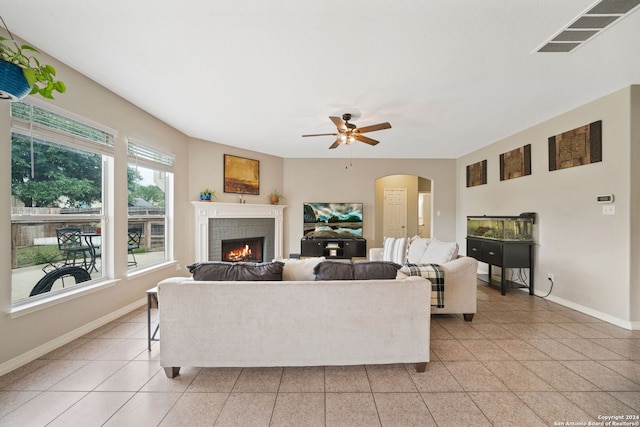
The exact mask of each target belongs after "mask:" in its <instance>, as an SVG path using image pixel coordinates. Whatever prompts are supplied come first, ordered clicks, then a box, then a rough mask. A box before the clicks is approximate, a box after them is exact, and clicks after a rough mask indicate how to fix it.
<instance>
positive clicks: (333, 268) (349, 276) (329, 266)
mask: <svg viewBox="0 0 640 427" xmlns="http://www.w3.org/2000/svg"><path fill="white" fill-rule="evenodd" d="M313 272H314V273H315V275H316V280H353V278H354V277H355V276H354V268H353V263H351V262H339V261H323V262H321V263H319V264H318V265H316V266H315V268H314V269H313Z"/></svg>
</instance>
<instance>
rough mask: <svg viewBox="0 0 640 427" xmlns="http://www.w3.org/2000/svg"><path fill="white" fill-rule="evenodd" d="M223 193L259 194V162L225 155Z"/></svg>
mask: <svg viewBox="0 0 640 427" xmlns="http://www.w3.org/2000/svg"><path fill="white" fill-rule="evenodd" d="M224 192H225V193H239V194H252V195H258V194H260V161H259V160H252V159H246V158H244V157H237V156H232V155H231V154H225V155H224Z"/></svg>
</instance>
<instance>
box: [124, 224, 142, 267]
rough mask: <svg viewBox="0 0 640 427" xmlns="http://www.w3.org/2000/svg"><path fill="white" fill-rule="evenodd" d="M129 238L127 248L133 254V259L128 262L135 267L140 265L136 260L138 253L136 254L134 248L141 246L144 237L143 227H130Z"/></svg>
mask: <svg viewBox="0 0 640 427" xmlns="http://www.w3.org/2000/svg"><path fill="white" fill-rule="evenodd" d="M128 235H129V239H128V242H127V248H128V251H129V254H130V255H131V258H132V260H131V261H128V262H127V265H128V266H129V267H135V266H137V265H138V261H136V255H135V254H134V252H133V251H134V250H136V249H138V248H139V247H140V240H141V239H142V229H140V228H129V232H128Z"/></svg>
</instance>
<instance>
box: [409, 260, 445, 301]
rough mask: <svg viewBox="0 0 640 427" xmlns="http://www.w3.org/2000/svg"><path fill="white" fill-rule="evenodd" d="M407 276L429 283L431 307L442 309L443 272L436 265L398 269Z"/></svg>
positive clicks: (411, 265)
mask: <svg viewBox="0 0 640 427" xmlns="http://www.w3.org/2000/svg"><path fill="white" fill-rule="evenodd" d="M400 271H401V272H402V273H405V274H407V275H409V276H422V277H424V278H425V279H429V281H430V282H431V307H437V308H443V307H444V271H442V268H440V266H439V265H438V264H405V265H403V266H402V268H401V269H400Z"/></svg>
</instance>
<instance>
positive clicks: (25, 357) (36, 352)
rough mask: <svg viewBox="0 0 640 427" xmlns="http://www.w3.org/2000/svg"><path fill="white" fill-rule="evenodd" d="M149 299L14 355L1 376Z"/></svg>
mask: <svg viewBox="0 0 640 427" xmlns="http://www.w3.org/2000/svg"><path fill="white" fill-rule="evenodd" d="M146 304H147V299H146V298H143V299H141V300H138V301H136V302H134V303H131V304H129V305H127V306H125V307H122V308H121V309H119V310H116V311H114V312H112V313H109V314H107V315H106V316H102V317H101V318H99V319H96V320H94V321H93V322H90V323H87V324H86V325H82V326H81V327H80V328H78V329H74V330H73V331H71V332H68V333H66V334H64V335H61V336H59V337H57V338H56V339H54V340H51V341H49V342H47V343H44V344H42V345H40V346H38V347H36V348H34V349H31V350H29V351H27V352H26V353H23V354H21V355H20V356H17V357H14V358H13V359H11V360H8V361H7V362H5V363H3V364H1V365H0V376H2V375H4V374H7V373H9V372H11V371H13V370H15V369H18V368H19V367H21V366H23V365H26V364H27V363H29V362H32V361H34V360H36V359H37V358H39V357H41V356H44V355H45V354H47V353H50V352H52V351H53V350H55V349H56V348H58V347H61V346H63V345H65V344H68V343H70V342H71V341H73V340H75V339H77V338H80V337H82V336H83V335H86V334H88V333H89V332H91V331H93V330H95V329H98V328H99V327H101V326H104V325H106V324H107V323H109V322H112V321H114V320H116V319H118V318H120V317H122V316H124V315H125V314H127V313H130V312H132V311H133V310H135V309H136V308H138V307H140V306H143V305H146Z"/></svg>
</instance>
